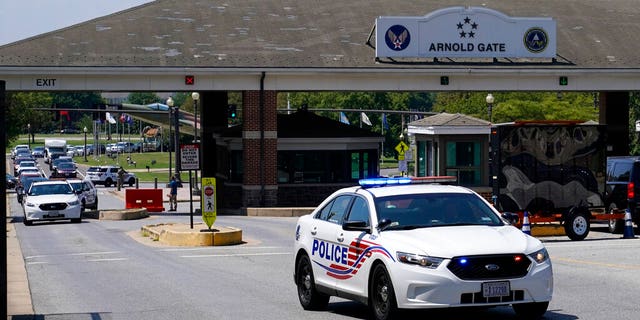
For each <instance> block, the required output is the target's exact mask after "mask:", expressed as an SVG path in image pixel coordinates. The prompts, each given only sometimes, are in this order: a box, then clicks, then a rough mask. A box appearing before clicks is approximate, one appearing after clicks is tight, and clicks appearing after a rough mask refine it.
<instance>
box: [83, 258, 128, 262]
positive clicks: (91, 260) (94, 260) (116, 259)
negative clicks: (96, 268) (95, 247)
mask: <svg viewBox="0 0 640 320" xmlns="http://www.w3.org/2000/svg"><path fill="white" fill-rule="evenodd" d="M123 260H128V258H112V259H89V260H87V261H89V262H100V261H123Z"/></svg>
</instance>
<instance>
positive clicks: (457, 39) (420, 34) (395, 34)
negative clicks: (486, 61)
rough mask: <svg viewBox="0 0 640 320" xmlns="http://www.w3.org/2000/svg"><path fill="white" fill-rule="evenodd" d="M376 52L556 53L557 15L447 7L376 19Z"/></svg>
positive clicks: (393, 54) (438, 54) (394, 54)
mask: <svg viewBox="0 0 640 320" xmlns="http://www.w3.org/2000/svg"><path fill="white" fill-rule="evenodd" d="M376 57H380V58H382V57H405V58H437V57H452V58H455V57H458V58H555V57H556V21H555V20H553V19H552V18H549V17H540V18H524V17H509V16H507V15H505V14H503V13H501V12H498V11H495V10H492V9H487V8H482V7H468V8H467V7H450V8H444V9H440V10H436V11H433V12H431V13H429V14H427V15H426V16H422V17H379V18H378V19H376Z"/></svg>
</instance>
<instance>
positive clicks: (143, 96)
mask: <svg viewBox="0 0 640 320" xmlns="http://www.w3.org/2000/svg"><path fill="white" fill-rule="evenodd" d="M127 102H128V103H131V104H140V105H146V104H150V103H156V102H159V103H165V101H162V99H161V98H160V97H159V96H158V95H157V94H155V93H153V92H132V93H129V95H128V96H127Z"/></svg>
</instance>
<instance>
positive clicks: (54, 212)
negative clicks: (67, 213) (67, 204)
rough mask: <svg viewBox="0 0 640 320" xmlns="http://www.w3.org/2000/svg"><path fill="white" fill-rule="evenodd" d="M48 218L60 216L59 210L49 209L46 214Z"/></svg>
mask: <svg viewBox="0 0 640 320" xmlns="http://www.w3.org/2000/svg"><path fill="white" fill-rule="evenodd" d="M47 216H48V217H49V218H57V217H59V216H60V212H58V211H49V214H48V215H47Z"/></svg>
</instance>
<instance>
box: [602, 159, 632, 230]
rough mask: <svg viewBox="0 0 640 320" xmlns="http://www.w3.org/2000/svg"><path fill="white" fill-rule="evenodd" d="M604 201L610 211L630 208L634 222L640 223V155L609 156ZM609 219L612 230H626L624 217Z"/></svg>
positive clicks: (618, 211) (621, 210)
mask: <svg viewBox="0 0 640 320" xmlns="http://www.w3.org/2000/svg"><path fill="white" fill-rule="evenodd" d="M604 201H605V205H606V208H607V211H608V212H609V213H620V212H624V210H625V209H629V212H630V213H631V218H632V220H633V222H635V223H636V224H640V157H634V156H621V157H608V158H607V184H606V188H605V192H604ZM608 221H609V231H610V232H612V233H621V232H622V231H623V230H624V220H623V219H616V220H608Z"/></svg>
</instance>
